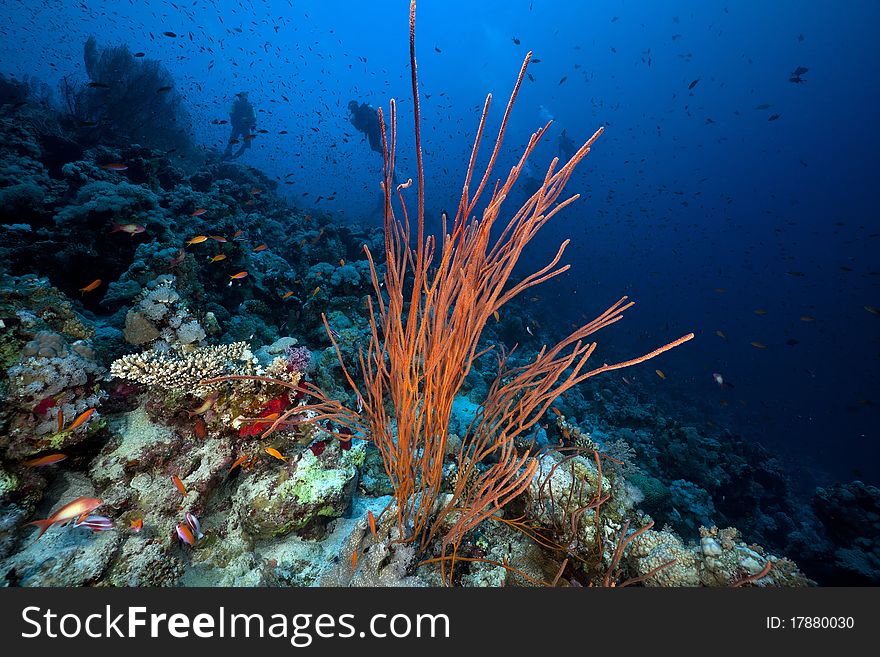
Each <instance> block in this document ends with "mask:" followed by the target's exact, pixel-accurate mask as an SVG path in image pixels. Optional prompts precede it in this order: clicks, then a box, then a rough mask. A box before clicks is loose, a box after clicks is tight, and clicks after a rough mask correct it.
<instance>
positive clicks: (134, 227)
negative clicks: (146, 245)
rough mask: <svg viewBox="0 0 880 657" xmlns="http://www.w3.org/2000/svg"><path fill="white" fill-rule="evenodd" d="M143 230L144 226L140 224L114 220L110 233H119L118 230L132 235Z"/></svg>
mask: <svg viewBox="0 0 880 657" xmlns="http://www.w3.org/2000/svg"><path fill="white" fill-rule="evenodd" d="M145 230H146V228H145V227H144V226H141V225H140V224H118V223H116V222H113V230H111V231H110V232H111V233H120V232H122V233H128V234H129V235H131V236H132V237H134V236H135V235H137V234H138V233H143V232H144V231H145Z"/></svg>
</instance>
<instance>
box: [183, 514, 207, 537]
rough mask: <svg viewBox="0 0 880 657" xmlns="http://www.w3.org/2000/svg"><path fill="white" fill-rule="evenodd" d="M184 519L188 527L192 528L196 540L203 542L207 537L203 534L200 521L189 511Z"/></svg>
mask: <svg viewBox="0 0 880 657" xmlns="http://www.w3.org/2000/svg"><path fill="white" fill-rule="evenodd" d="M184 517H185V518H186V526H187V527H189V528H190V531H192V535H193V536H194V537H195V539H196V540H197V541H200V540H202V539H203V538H204V537H205V535H204V534H203V533H202V525H201V524H200V523H199V519H198V518H196V517H195V516H194V515H193V514H192V513H190V512H189V511H187V512H186V513H185V514H184Z"/></svg>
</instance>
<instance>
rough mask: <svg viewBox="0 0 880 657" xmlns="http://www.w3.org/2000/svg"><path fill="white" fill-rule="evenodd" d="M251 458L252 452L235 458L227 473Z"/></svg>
mask: <svg viewBox="0 0 880 657" xmlns="http://www.w3.org/2000/svg"><path fill="white" fill-rule="evenodd" d="M249 458H250V454H245V455H244V456H239V457H238V458H237V459H235V461H234V462H233V463H232V467H231V468H229V471H228V472H227V473H226V474H229V472H232V471H233V470H235V469H236V468H237V467H238V466H240V465H241V464H242V463H244V462H245V461H247V460H248V459H249Z"/></svg>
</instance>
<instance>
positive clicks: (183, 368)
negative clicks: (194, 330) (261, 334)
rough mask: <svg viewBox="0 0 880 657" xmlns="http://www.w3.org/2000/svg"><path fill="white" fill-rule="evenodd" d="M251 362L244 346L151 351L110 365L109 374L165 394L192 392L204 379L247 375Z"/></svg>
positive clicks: (238, 343)
mask: <svg viewBox="0 0 880 657" xmlns="http://www.w3.org/2000/svg"><path fill="white" fill-rule="evenodd" d="M252 360H253V355H252V354H251V351H250V348H249V347H248V344H247V342H233V343H232V344H226V345H219V346H206V347H198V348H196V349H195V350H193V351H189V352H184V351H182V350H180V349H174V348H171V349H164V350H159V349H151V350H148V351H145V352H143V353H139V354H129V355H128V356H123V357H122V358H119V359H117V360H115V361H113V364H112V365H110V374H111V375H113V376H114V377H118V378H121V379H126V380H127V381H134V382H136V383H143V384H146V385H150V386H156V387H158V388H162V389H165V390H177V391H192V390H193V389H195V388H197V387H198V385H199V382H200V381H202V380H203V379H209V378H211V377H216V376H218V375H221V374H228V373H230V372H235V373H241V372H245V371H248V369H249V366H250V365H252ZM250 369H252V367H251V368H250Z"/></svg>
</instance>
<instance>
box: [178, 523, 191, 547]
mask: <svg viewBox="0 0 880 657" xmlns="http://www.w3.org/2000/svg"><path fill="white" fill-rule="evenodd" d="M176 529H177V537H178V538H179V539H180V540H181V541H183V542H184V543H186V544H187V545H195V544H196V539H195V538H194V537H193V535H192V531H191V530H190V528H189V527H187V526H186V525H177V527H176Z"/></svg>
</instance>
